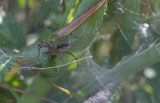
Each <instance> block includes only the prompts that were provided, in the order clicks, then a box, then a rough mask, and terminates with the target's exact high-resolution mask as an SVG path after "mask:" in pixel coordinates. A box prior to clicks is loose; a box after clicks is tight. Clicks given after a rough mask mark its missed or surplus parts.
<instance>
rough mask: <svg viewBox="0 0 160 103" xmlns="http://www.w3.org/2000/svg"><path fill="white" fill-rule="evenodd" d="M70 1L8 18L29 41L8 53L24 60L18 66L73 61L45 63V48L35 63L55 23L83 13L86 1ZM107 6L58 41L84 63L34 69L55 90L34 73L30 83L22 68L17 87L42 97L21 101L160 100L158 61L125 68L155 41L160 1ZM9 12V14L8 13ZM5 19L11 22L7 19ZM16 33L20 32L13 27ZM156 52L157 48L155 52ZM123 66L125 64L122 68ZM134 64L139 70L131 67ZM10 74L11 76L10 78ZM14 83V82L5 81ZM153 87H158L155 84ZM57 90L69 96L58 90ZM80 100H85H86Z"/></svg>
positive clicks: (47, 1) (129, 0)
mask: <svg viewBox="0 0 160 103" xmlns="http://www.w3.org/2000/svg"><path fill="white" fill-rule="evenodd" d="M17 1H18V0H17ZM26 1H27V0H26ZM73 1H74V0H69V1H65V0H61V1H58V2H57V1H56V0H55V1H52V0H39V1H35V2H34V3H33V4H32V3H31V4H29V5H30V6H29V7H30V11H27V8H25V9H24V11H19V12H23V13H26V14H25V15H22V16H21V15H20V14H21V13H20V14H19V13H17V14H16V13H15V14H14V15H13V16H14V17H15V18H16V19H17V21H18V22H20V23H21V24H22V25H21V28H24V29H25V30H24V31H25V35H26V37H27V38H28V39H27V38H25V37H24V38H25V40H26V41H25V40H24V41H25V42H31V41H32V39H33V38H34V39H33V42H32V44H29V45H26V44H25V49H22V47H23V46H21V47H20V48H19V47H15V46H14V47H15V48H11V50H10V53H11V54H13V51H14V52H15V51H16V57H17V56H18V57H24V59H25V60H26V61H25V60H24V61H25V62H24V61H23V60H20V61H19V62H20V63H21V62H22V61H23V62H22V64H25V65H23V67H27V68H25V70H26V69H29V68H33V67H35V68H47V67H53V66H57V65H63V64H65V63H68V62H72V61H74V60H75V58H73V57H72V56H71V55H66V54H62V55H60V56H61V57H62V58H61V57H60V56H56V57H53V58H50V59H48V57H47V56H46V54H45V52H46V51H47V48H43V49H41V55H40V56H39V58H38V59H37V54H38V48H37V45H38V44H39V43H40V41H46V42H49V40H50V37H51V34H54V32H53V31H56V30H57V29H58V27H59V25H61V26H62V24H67V23H68V22H70V21H71V19H73V18H74V16H75V15H76V12H82V11H78V8H80V7H81V6H85V5H86V7H85V8H87V3H86V4H85V2H86V1H83V0H82V1H81V0H80V1H78V0H77V2H75V1H74V3H77V4H74V5H73V4H72V3H73ZM95 1H96V0H95ZM89 3H93V4H94V2H92V0H88V4H89ZM84 4H85V5H84ZM32 5H34V6H35V7H34V6H32ZM53 5H54V6H53ZM106 5H107V10H106V11H104V8H100V9H101V10H99V11H98V12H95V14H93V17H92V16H91V18H88V20H86V21H85V22H84V23H82V25H80V26H79V27H78V28H77V29H76V30H74V31H73V32H72V35H71V36H69V37H67V38H66V39H65V40H64V41H63V42H65V43H68V44H70V45H71V48H69V49H66V51H69V52H71V53H73V54H74V56H75V57H77V58H78V59H83V58H85V57H86V59H84V60H82V61H79V62H78V64H79V69H77V65H76V63H74V64H71V65H68V66H64V67H59V68H58V69H48V70H35V71H34V72H36V73H39V75H41V76H42V77H43V78H45V79H48V81H49V82H50V83H54V84H56V85H57V86H55V85H54V86H53V85H48V84H49V83H48V82H46V80H43V79H42V78H39V77H38V76H36V75H35V78H34V79H33V77H32V76H33V74H31V75H30V74H29V72H28V71H24V70H22V71H21V72H19V74H16V77H15V78H16V79H19V80H20V81H18V82H19V84H21V83H22V84H24V85H25V87H23V86H22V85H19V86H17V87H22V88H23V89H25V90H26V91H27V92H28V91H29V92H31V93H33V95H34V94H37V95H40V96H41V97H40V98H36V97H32V96H30V95H29V96H26V95H21V97H20V98H21V99H22V100H24V103H25V100H26V99H27V100H28V101H26V103H27V102H29V100H30V101H37V103H38V102H42V101H44V103H48V102H50V100H54V101H57V102H60V103H67V102H68V103H78V102H84V103H90V102H91V103H128V102H129V103H135V102H136V103H138V102H142V103H148V102H147V100H148V101H156V102H159V101H160V100H159V99H158V98H157V97H156V96H154V95H159V93H157V92H156V91H160V90H159V89H157V87H158V86H159V85H160V84H159V83H157V81H158V80H159V78H160V76H159V74H160V73H159V72H160V71H159V70H158V67H159V64H158V63H157V62H158V60H157V62H153V63H151V64H155V63H157V64H155V65H149V64H150V63H148V64H146V66H142V67H139V65H140V64H143V61H144V64H145V59H146V57H144V59H142V63H141V62H140V64H138V63H137V62H136V61H132V64H131V65H129V66H128V64H130V61H131V60H132V58H133V60H134V58H136V57H137V55H140V54H141V53H142V54H143V53H144V51H145V50H148V49H149V50H150V49H152V48H154V47H155V45H156V46H157V44H158V43H159V41H160V39H159V35H160V28H159V27H160V18H159V17H160V14H159V13H160V2H159V0H110V1H109V2H108V3H107V4H106ZM26 7H27V6H26ZM10 12H13V11H11V10H10ZM23 13H22V14H23ZM99 14H104V15H99ZM19 15H20V16H19ZM23 16H25V18H23ZM102 16H103V21H102ZM95 18H98V19H95ZM0 20H1V19H0ZM8 21H12V20H11V19H9V20H8ZM101 21H102V22H101ZM26 27H27V28H26ZM93 28H94V29H93ZM17 30H21V29H20V28H18V29H17ZM0 36H1V32H0ZM32 37H33V38H32ZM54 37H55V38H54V40H53V42H54V43H57V42H58V41H57V39H58V38H59V37H58V36H54ZM19 38H22V37H19ZM12 39H14V40H15V41H16V38H14V37H12ZM13 45H16V44H13ZM0 46H1V44H0ZM2 46H3V45H2ZM23 48H24V47H23ZM157 50H158V51H159V50H160V49H159V48H157ZM3 52H4V53H5V54H7V55H9V53H8V52H6V51H5V49H3V48H0V53H1V54H2V55H3V56H5V55H4V53H3ZM90 56H92V58H90ZM16 57H15V58H16ZM148 57H150V55H148ZM147 59H150V58H147ZM1 61H3V60H1ZM13 62H15V61H13ZM126 62H128V64H125V63H126ZM151 62H152V61H151ZM0 63H1V62H0ZM134 64H135V65H134ZM127 66H128V67H127ZM134 66H137V68H140V69H136V68H135V67H134ZM35 68H33V69H35ZM123 68H124V69H123ZM129 68H133V69H132V70H131V69H129ZM17 75H18V76H17ZM12 76H13V77H14V75H12ZM13 77H12V78H13ZM35 80H36V81H35ZM14 81H15V80H14V79H13V80H11V81H9V82H8V83H12V82H14ZM6 82H7V81H6ZM155 83H157V84H156V85H155ZM37 84H38V85H39V86H37ZM12 86H15V85H12ZM58 86H60V87H63V88H65V89H66V91H67V90H68V91H69V92H68V91H67V92H66V91H65V90H63V89H59V87H58ZM38 87H39V88H38ZM42 87H44V88H42ZM42 89H43V90H42ZM41 90H42V91H41ZM39 91H41V93H39ZM6 93H7V94H8V93H9V92H6ZM22 93H23V92H22ZM75 94H77V95H75ZM79 96H80V97H79ZM81 97H85V100H84V98H81ZM149 97H153V98H149ZM28 98H30V99H28ZM46 98H47V99H49V100H46ZM3 101H4V100H3ZM51 102H53V101H51Z"/></svg>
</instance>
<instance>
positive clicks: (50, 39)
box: [50, 34, 56, 49]
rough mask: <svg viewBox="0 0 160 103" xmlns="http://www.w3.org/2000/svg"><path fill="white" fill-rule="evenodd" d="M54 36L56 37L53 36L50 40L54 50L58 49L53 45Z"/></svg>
mask: <svg viewBox="0 0 160 103" xmlns="http://www.w3.org/2000/svg"><path fill="white" fill-rule="evenodd" d="M53 36H54V35H53V34H52V36H51V38H50V43H51V45H52V48H53V49H56V46H55V45H54V44H53V41H52V39H53V38H54V37H53Z"/></svg>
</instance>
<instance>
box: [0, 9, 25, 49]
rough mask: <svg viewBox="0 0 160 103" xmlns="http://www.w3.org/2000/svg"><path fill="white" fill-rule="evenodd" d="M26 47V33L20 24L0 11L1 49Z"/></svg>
mask: <svg viewBox="0 0 160 103" xmlns="http://www.w3.org/2000/svg"><path fill="white" fill-rule="evenodd" d="M23 45H24V32H23V29H22V27H21V25H20V24H18V22H17V21H16V20H15V19H14V18H13V17H12V16H11V15H9V14H6V13H5V12H4V11H3V10H2V9H0V47H1V48H9V49H14V48H16V49H17V48H21V47H22V46H23Z"/></svg>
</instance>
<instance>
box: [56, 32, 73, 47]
mask: <svg viewBox="0 0 160 103" xmlns="http://www.w3.org/2000/svg"><path fill="white" fill-rule="evenodd" d="M70 35H72V33H69V34H67V35H64V36H62V37H61V38H60V39H59V40H58V44H60V42H61V41H62V40H63V39H65V38H67V37H68V36H70Z"/></svg>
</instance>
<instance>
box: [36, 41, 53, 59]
mask: <svg viewBox="0 0 160 103" xmlns="http://www.w3.org/2000/svg"><path fill="white" fill-rule="evenodd" d="M45 44H46V45H45ZM41 48H51V46H50V45H49V44H48V43H46V42H44V41H41V43H40V44H38V56H37V59H38V57H39V56H40V49H41Z"/></svg>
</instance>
